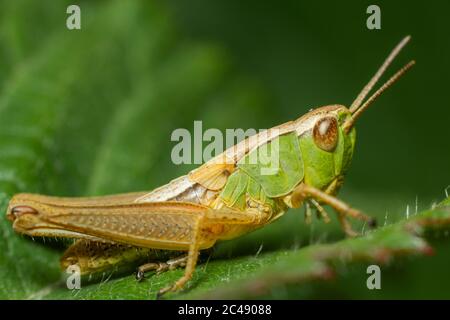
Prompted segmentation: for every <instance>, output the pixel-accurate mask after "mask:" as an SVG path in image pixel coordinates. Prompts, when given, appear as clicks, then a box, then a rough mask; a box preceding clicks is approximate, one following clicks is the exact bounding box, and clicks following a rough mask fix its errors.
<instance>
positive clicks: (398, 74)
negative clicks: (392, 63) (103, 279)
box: [344, 60, 416, 132]
mask: <svg viewBox="0 0 450 320" xmlns="http://www.w3.org/2000/svg"><path fill="white" fill-rule="evenodd" d="M415 64H416V61H414V60H412V61H410V62H408V63H407V64H406V65H405V66H403V68H401V69H400V70H399V71H397V72H396V73H395V74H394V75H393V76H392V77H391V78H389V80H388V81H386V82H385V83H384V84H383V85H382V86H381V88H380V89H378V90H377V91H375V93H374V94H372V96H370V98H369V99H367V100H366V102H364V104H363V105H362V106H361V107H360V108H358V109H357V110H356V111H355V112H354V113H352V116H351V118H349V120H347V121H346V122H345V124H344V131H345V132H348V131H349V130H350V129H351V127H352V126H353V124H354V123H355V121H356V119H358V117H359V116H360V115H361V113H363V112H364V110H366V109H367V108H368V107H369V106H370V105H371V104H372V103H373V102H374V101H375V100H376V99H377V98H378V97H379V96H381V94H382V93H383V92H384V91H386V90H387V89H388V88H390V87H391V86H392V85H393V84H394V83H396V82H397V81H398V80H399V79H400V78H401V77H402V76H403V75H404V74H405V73H406V72H407V71H408V70H409V69H411V67H412V66H413V65H415Z"/></svg>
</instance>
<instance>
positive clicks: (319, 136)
mask: <svg viewBox="0 0 450 320" xmlns="http://www.w3.org/2000/svg"><path fill="white" fill-rule="evenodd" d="M313 139H314V143H315V144H316V145H317V146H318V147H319V148H320V149H322V150H324V151H333V149H334V148H335V147H336V145H337V141H338V123H337V120H336V118H334V117H324V118H322V119H319V120H318V121H317V122H316V124H315V125H314V129H313Z"/></svg>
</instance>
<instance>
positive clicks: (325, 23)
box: [0, 0, 450, 298]
mask: <svg viewBox="0 0 450 320" xmlns="http://www.w3.org/2000/svg"><path fill="white" fill-rule="evenodd" d="M69 4H74V3H73V2H72V1H60V2H58V3H55V2H54V1H50V0H46V1H40V2H37V1H24V0H19V1H7V0H3V1H0V62H1V63H0V194H1V206H0V208H2V212H3V211H4V208H5V207H6V204H7V201H8V199H9V197H10V196H11V195H12V194H14V193H16V192H39V193H47V194H53V195H66V196H75V195H94V194H107V193H116V192H129V191H135V190H151V189H152V188H154V187H157V186H159V185H161V184H163V183H166V182H168V181H169V180H170V179H173V178H176V177H177V176H179V175H181V174H185V173H186V172H188V171H189V170H190V169H192V168H193V166H187V165H186V166H184V165H183V166H176V165H174V164H173V163H172V162H171V160H170V151H171V148H172V147H173V146H174V145H175V143H174V142H171V141H170V134H171V132H172V131H173V130H174V129H176V128H188V129H189V130H192V128H193V122H194V120H202V121H203V128H204V129H207V128H219V129H221V130H225V129H226V128H244V129H247V128H268V127H272V126H274V125H277V124H280V123H282V122H286V121H289V120H292V119H296V118H297V117H299V116H301V115H302V114H304V113H305V112H307V111H308V110H309V109H310V108H312V107H317V106H322V105H327V104H334V103H339V104H344V105H349V104H350V103H351V102H352V101H353V99H354V98H355V97H356V95H357V94H358V93H359V91H360V90H361V89H362V88H363V86H364V85H365V84H366V83H367V81H368V80H369V79H370V77H371V76H372V75H373V73H374V72H375V71H376V69H377V68H378V66H379V65H380V64H381V62H382V61H383V60H384V59H385V57H386V56H387V54H388V53H389V51H390V50H391V49H392V48H393V47H394V46H395V45H396V44H397V43H398V41H400V39H402V38H403V37H404V36H405V35H408V34H410V35H412V41H411V43H410V44H409V45H408V46H407V48H406V49H405V50H404V51H403V52H402V53H401V55H400V56H399V57H398V58H397V59H396V61H395V62H394V64H393V66H392V67H391V68H390V69H389V70H388V72H387V75H386V76H385V77H384V79H386V78H387V77H388V76H389V75H390V74H392V73H393V72H395V71H396V69H398V68H400V67H401V66H402V65H403V64H405V63H406V62H407V61H409V60H411V59H415V60H416V61H417V65H416V66H415V67H414V69H413V70H412V71H411V72H410V73H409V74H408V75H407V76H405V77H404V78H403V79H402V80H401V81H400V82H399V83H397V84H396V85H395V86H394V87H393V88H392V89H390V90H389V91H388V92H386V93H385V94H384V95H383V96H382V97H381V98H380V99H379V100H378V101H377V102H376V104H375V105H373V106H372V107H371V108H370V109H369V110H368V111H367V112H366V113H365V114H364V116H363V117H361V118H360V120H359V121H358V124H357V133H358V136H357V148H356V153H355V156H354V160H353V164H352V166H351V169H350V171H349V174H348V176H347V179H346V183H345V186H344V188H343V190H342V192H341V196H342V198H343V199H344V200H346V201H348V202H349V203H351V204H352V205H354V206H355V207H358V208H361V209H363V210H364V211H366V212H368V213H369V214H372V215H374V216H377V217H378V218H379V220H380V221H381V223H382V224H383V223H384V222H386V223H391V222H395V221H397V220H399V219H400V218H404V217H405V214H406V212H407V211H408V212H409V214H414V213H415V212H417V210H421V209H424V208H428V207H429V206H430V205H431V204H432V203H433V202H434V201H438V200H440V199H442V198H443V197H444V196H445V192H444V190H445V188H446V187H447V186H449V185H450V170H449V163H450V148H448V142H447V141H448V136H449V135H448V124H449V120H450V107H449V103H448V97H447V90H446V87H447V86H448V83H449V82H450V81H449V77H450V62H449V59H448V57H449V56H450V41H449V40H448V33H449V27H448V23H447V19H446V13H447V12H448V10H449V9H450V4H449V3H448V1H431V2H428V3H427V4H426V5H424V4H421V5H419V4H414V3H411V2H409V1H395V2H393V1H378V2H377V5H379V6H380V7H381V19H382V22H381V26H382V28H381V30H368V29H367V28H366V19H367V17H368V15H367V14H366V8H367V7H368V6H369V5H370V4H372V3H371V2H367V1H346V2H345V3H343V2H335V1H315V2H312V1H309V2H306V1H264V2H262V1H253V0H251V1H228V0H227V1H226V0H223V1H207V0H191V1H172V0H171V1H167V2H165V1H127V2H125V1H79V2H77V4H78V5H79V6H80V7H81V21H82V22H81V23H82V29H81V30H72V31H70V30H67V29H66V27H65V23H66V18H67V16H68V15H67V14H66V8H67V6H68V5H69ZM4 220H5V219H2V221H1V223H0V225H1V229H0V231H1V232H2V235H3V237H2V239H4V241H3V242H2V244H1V245H0V249H1V250H0V251H1V253H0V281H1V282H0V289H3V293H2V297H4V298H27V297H28V298H30V297H31V298H35V297H36V295H37V296H38V297H41V296H40V294H41V293H40V292H41V290H42V288H48V285H49V283H54V282H55V281H56V280H55V279H58V277H59V276H60V271H59V270H58V265H57V259H58V256H59V255H60V252H59V250H58V249H57V248H56V249H55V248H51V247H50V248H49V247H48V246H45V245H43V244H42V243H35V242H33V243H32V242H31V241H29V240H28V239H24V238H20V237H18V236H17V235H15V234H13V232H12V230H11V226H10V224H9V222H7V221H4ZM342 237H343V235H342V232H341V231H340V230H339V228H338V226H337V224H336V223H333V224H332V225H331V226H324V225H322V224H320V223H315V224H314V225H313V227H312V228H309V227H306V226H304V224H303V222H302V219H301V218H300V217H299V214H295V213H294V214H288V215H286V216H285V217H283V219H282V220H280V222H277V223H275V224H274V225H272V226H270V227H268V228H267V230H266V228H265V229H264V230H260V231H258V232H256V233H254V234H252V235H250V236H248V237H245V238H244V239H241V240H237V241H233V242H230V243H229V244H225V245H223V246H221V247H220V248H219V250H218V253H217V259H219V260H220V259H222V260H224V261H225V260H226V259H225V258H228V257H233V256H234V257H235V256H237V257H239V256H246V255H249V254H253V253H255V252H256V251H257V250H258V248H260V246H261V245H262V244H263V252H271V251H276V250H280V249H287V248H292V247H297V246H304V245H306V244H308V243H311V242H330V241H334V240H336V239H340V238H342ZM446 241H447V240H445V241H444V244H442V243H439V245H438V246H439V248H440V250H438V254H437V255H436V256H435V257H433V258H426V259H419V260H417V261H416V260H414V261H406V262H401V263H400V264H396V265H395V266H394V267H392V268H390V269H389V270H388V271H387V272H388V276H387V278H388V279H390V280H392V281H394V280H395V281H397V282H395V281H394V282H392V281H391V282H388V281H387V283H390V284H387V285H386V287H388V289H385V290H381V291H379V292H376V293H375V292H370V291H368V290H367V289H366V288H365V277H366V274H365V273H364V272H361V270H362V269H361V270H359V269H358V268H356V269H355V270H353V269H352V268H355V267H352V268H350V267H349V269H348V270H347V269H346V268H344V269H346V270H345V271H343V275H344V276H343V278H341V279H340V280H339V281H338V282H335V283H332V284H325V285H323V284H320V285H317V286H312V287H311V288H309V287H308V288H307V289H304V288H297V287H295V286H294V287H289V288H282V289H280V290H278V291H274V292H272V294H271V295H269V296H268V297H269V298H305V297H306V298H314V297H315V298H327V297H331V298H339V297H341V298H377V297H384V298H392V297H396V298H407V297H409V298H411V297H413V298H415V297H419V298H428V297H438V298H442V297H444V298H449V297H450V295H449V290H448V285H449V283H448V280H445V281H447V282H446V283H445V284H444V283H443V281H444V279H443V278H445V276H444V275H445V274H446V273H445V271H446V270H445V265H448V263H449V262H450V258H449V257H448V255H447V254H446V252H448V250H449V248H450V246H449V245H448V243H447V242H446ZM35 250H39V252H40V254H38V255H34V254H33V253H34V252H36V251H35ZM30 264H31V265H35V266H37V267H36V268H33V270H29V269H27V267H26V266H27V265H30ZM39 266H41V267H39ZM43 273H45V276H43ZM219 276H220V272H219V273H218V276H217V277H219ZM219 278H220V277H219ZM323 286H325V288H324V287H323ZM349 287H351V288H352V289H351V290H346V288H349ZM139 290H142V289H139ZM61 292H62V291H61ZM45 296H46V295H45ZM49 297H52V295H51V294H50V295H49ZM53 297H59V298H66V297H67V296H65V293H60V294H59V293H58V290H56V291H55V293H54V296H53ZM89 297H91V296H89ZM94 297H95V296H94ZM99 297H102V296H101V295H100V296H99ZM114 297H117V298H127V297H132V298H136V297H138V298H140V297H141V296H140V295H139V294H136V296H133V295H130V296H123V295H122V296H121V295H120V294H119V293H117V294H116V295H115V296H114Z"/></svg>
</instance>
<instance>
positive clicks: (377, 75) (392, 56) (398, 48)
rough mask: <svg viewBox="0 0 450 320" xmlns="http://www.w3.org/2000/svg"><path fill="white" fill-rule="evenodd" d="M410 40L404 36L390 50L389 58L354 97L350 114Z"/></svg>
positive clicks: (409, 37)
mask: <svg viewBox="0 0 450 320" xmlns="http://www.w3.org/2000/svg"><path fill="white" fill-rule="evenodd" d="M410 39H411V36H406V37H405V38H403V40H402V41H400V43H399V44H397V46H396V47H395V48H394V50H392V52H391V53H390V54H389V56H388V57H387V58H386V60H385V61H384V62H383V64H382V65H381V67H380V68H379V69H378V71H377V72H376V73H375V75H374V76H373V77H372V79H370V81H369V83H367V84H366V86H365V87H364V88H363V89H362V91H361V92H360V94H359V95H358V97H356V99H355V101H353V103H352V104H351V106H350V112H351V113H353V112H355V111H356V110H357V109H358V108H359V106H360V105H361V104H362V102H363V100H364V99H365V98H366V96H367V95H368V94H369V92H370V90H372V88H373V87H374V86H375V85H376V83H377V82H378V80H379V79H380V78H381V76H382V75H383V73H384V72H385V71H386V69H387V68H388V67H389V65H390V64H391V63H392V61H394V59H395V57H396V56H397V55H398V54H399V53H400V51H401V50H402V49H403V48H404V47H405V45H406V44H407V43H408V41H409V40H410Z"/></svg>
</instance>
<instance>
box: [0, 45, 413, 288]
mask: <svg viewBox="0 0 450 320" xmlns="http://www.w3.org/2000/svg"><path fill="white" fill-rule="evenodd" d="M408 41H409V37H406V38H404V39H403V40H402V41H401V42H400V43H399V44H398V45H397V46H396V47H395V48H394V50H393V51H392V52H391V54H390V55H389V56H388V58H387V59H386V60H385V61H384V63H383V64H382V66H381V67H380V68H379V70H378V71H377V72H376V74H375V75H374V76H373V78H372V79H371V80H370V81H369V83H368V84H367V85H366V86H365V87H364V89H363V90H362V91H361V93H360V94H359V95H358V96H357V98H356V99H355V101H354V102H353V103H352V105H351V106H350V107H349V108H347V107H345V106H343V105H329V106H324V107H320V108H317V109H314V110H311V111H310V112H308V113H307V114H305V115H304V116H302V117H300V118H299V119H297V120H295V121H290V122H287V123H284V124H282V125H279V126H277V127H274V128H272V129H269V130H267V131H264V132H260V133H258V134H256V135H255V136H253V137H250V138H248V139H245V140H243V141H241V142H240V143H238V144H236V145H235V146H233V147H231V148H229V149H227V150H226V151H225V152H223V153H222V154H220V155H218V156H216V157H215V158H212V159H211V160H209V161H208V162H206V163H205V164H203V165H202V166H200V167H199V168H197V169H195V170H193V171H191V172H189V173H188V174H187V175H185V176H182V177H179V178H177V179H175V180H173V181H171V182H169V183H168V184H166V185H164V186H162V187H159V188H157V189H155V190H153V191H151V192H150V193H148V192H140V193H129V194H121V195H111V196H103V197H86V198H84V197H83V198H60V197H51V196H43V195H35V194H17V195H15V196H14V197H13V198H12V199H11V201H10V204H9V207H8V212H7V217H8V219H9V220H10V221H12V222H13V228H14V230H15V231H16V232H19V233H22V234H26V235H29V236H33V237H34V236H39V237H67V238H74V239H78V240H77V241H76V242H75V243H74V244H73V245H72V246H71V247H69V248H68V249H67V251H66V252H65V254H64V256H63V257H62V259H61V266H62V267H63V268H66V267H67V266H69V265H72V264H77V265H78V266H79V267H80V269H81V270H82V274H90V273H94V272H97V271H99V270H104V269H106V268H109V267H112V266H114V265H117V264H120V263H124V262H129V261H133V260H136V259H138V258H143V257H147V258H148V259H150V260H152V259H158V258H161V257H162V258H163V259H167V258H166V257H165V253H167V252H170V253H173V254H175V253H177V254H178V253H181V254H182V255H181V256H180V257H176V258H174V259H171V260H168V261H166V262H160V261H152V262H149V263H148V261H149V260H147V263H146V264H144V265H142V266H140V267H139V268H138V271H137V278H138V279H142V278H143V277H144V273H145V272H147V271H150V270H156V271H157V272H163V271H165V270H169V269H173V268H175V267H179V266H185V272H184V275H183V276H182V277H181V278H180V279H179V280H178V281H176V282H175V283H174V284H173V285H171V286H168V287H165V288H162V289H161V290H160V291H159V294H163V293H165V292H168V291H176V290H178V289H181V288H183V287H184V285H185V284H186V282H187V281H189V279H190V278H191V277H192V275H193V273H194V270H195V267H196V264H197V260H198V255H199V252H200V250H204V249H208V248H210V247H212V246H213V245H214V244H215V243H216V242H217V241H219V240H228V239H233V238H236V237H239V236H241V235H243V234H246V233H248V232H250V231H253V230H255V229H258V228H260V227H263V226H265V225H267V224H269V223H271V222H273V221H274V220H276V219H278V218H279V217H281V216H282V215H283V214H284V213H285V212H286V211H287V210H288V209H289V208H298V207H300V206H302V205H305V206H306V208H307V209H308V208H310V207H311V206H312V207H315V208H316V210H317V213H318V216H319V217H322V218H323V219H324V220H325V221H329V217H328V215H327V213H326V211H325V210H324V208H323V207H322V205H323V204H326V205H329V206H330V207H332V208H333V209H335V211H336V212H337V215H338V220H339V222H340V224H341V225H342V228H343V230H344V231H345V233H346V234H347V235H349V236H354V235H356V232H354V231H353V230H352V228H351V225H350V223H349V221H348V218H349V217H351V218H356V219H360V220H363V221H365V222H367V223H368V224H369V225H371V226H374V224H375V222H374V220H373V219H371V218H369V217H368V216H366V215H365V214H363V213H362V212H360V211H358V210H356V209H354V208H352V207H350V206H348V205H347V204H346V203H344V202H343V201H341V200H339V199H338V198H336V197H335V195H336V193H337V191H338V189H339V188H340V186H341V185H342V183H343V179H344V175H345V173H346V171H347V169H348V167H349V165H350V161H351V159H352V155H353V150H354V146H355V128H354V124H355V121H356V120H357V119H358V117H359V116H360V115H361V114H362V113H363V112H364V111H365V110H366V109H367V108H368V107H369V106H370V105H371V104H372V103H373V102H374V101H375V99H377V98H378V97H379V96H380V95H381V94H382V93H383V92H384V91H385V90H386V89H387V88H389V87H390V86H391V85H392V84H393V83H394V82H396V81H397V80H398V79H399V78H400V77H401V76H402V75H403V74H404V73H405V72H406V71H407V70H409V69H410V68H411V67H412V66H413V65H414V63H415V62H414V61H411V62H409V63H408V64H406V65H405V66H404V67H403V68H401V69H400V70H399V71H398V72H397V73H395V74H394V75H393V76H392V77H391V78H390V79H389V80H388V81H387V82H386V83H385V84H384V85H382V86H381V88H380V89H378V90H377V91H376V92H375V93H374V94H373V95H372V96H370V97H369V98H368V99H367V100H366V101H365V102H364V100H365V98H366V97H367V95H368V94H369V92H370V91H371V89H372V88H373V87H374V86H375V85H376V83H377V81H378V80H379V78H380V77H381V76H382V74H383V73H384V72H385V70H386V68H387V67H388V66H389V65H390V64H391V62H392V61H393V60H394V58H395V57H396V56H397V55H398V53H399V52H400V50H401V49H402V48H403V47H404V46H405V45H406V43H407V42H408ZM268 146H277V148H276V150H277V155H278V158H277V160H278V165H277V166H276V170H275V171H274V172H273V173H272V174H262V172H263V169H267V166H270V165H273V163H270V161H269V162H267V161H264V163H263V161H262V160H261V158H258V157H256V158H255V157H253V159H256V161H253V162H252V161H249V159H252V156H254V155H255V154H257V153H258V152H259V151H260V150H261V149H262V148H263V147H268ZM260 160H261V161H260ZM310 215H311V213H310V210H309V209H308V210H306V218H307V220H309V219H310ZM158 252H159V253H158ZM157 253H158V254H157ZM161 253H162V255H161ZM169 256H170V255H169ZM172 257H173V255H172Z"/></svg>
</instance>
